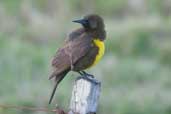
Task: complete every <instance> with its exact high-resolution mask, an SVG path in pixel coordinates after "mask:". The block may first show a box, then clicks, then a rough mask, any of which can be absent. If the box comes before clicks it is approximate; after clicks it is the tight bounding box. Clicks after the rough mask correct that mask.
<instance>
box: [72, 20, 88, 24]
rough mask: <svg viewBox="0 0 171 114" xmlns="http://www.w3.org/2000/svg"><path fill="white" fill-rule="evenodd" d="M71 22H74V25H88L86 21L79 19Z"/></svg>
mask: <svg viewBox="0 0 171 114" xmlns="http://www.w3.org/2000/svg"><path fill="white" fill-rule="evenodd" d="M72 22H75V23H80V24H82V25H86V24H88V21H87V20H86V19H79V20H74V21H72Z"/></svg>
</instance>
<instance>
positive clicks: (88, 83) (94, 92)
mask: <svg viewBox="0 0 171 114" xmlns="http://www.w3.org/2000/svg"><path fill="white" fill-rule="evenodd" d="M100 88H101V83H100V82H99V81H98V80H96V79H95V78H92V77H90V76H88V78H87V77H86V76H81V77H78V78H77V79H76V81H75V84H74V88H73V91H72V97H71V102H70V111H69V114H96V110H97V106H98V100H99V96H100Z"/></svg>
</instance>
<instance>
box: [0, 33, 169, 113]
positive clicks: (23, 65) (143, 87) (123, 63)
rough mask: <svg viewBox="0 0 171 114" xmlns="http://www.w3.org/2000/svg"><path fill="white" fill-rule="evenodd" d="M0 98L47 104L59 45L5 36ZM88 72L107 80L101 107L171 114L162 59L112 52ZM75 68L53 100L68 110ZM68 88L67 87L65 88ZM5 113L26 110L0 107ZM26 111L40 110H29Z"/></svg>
mask: <svg viewBox="0 0 171 114" xmlns="http://www.w3.org/2000/svg"><path fill="white" fill-rule="evenodd" d="M0 40H1V42H0V43H1V45H0V46H1V48H0V51H1V56H0V64H1V65H0V75H1V78H0V80H1V85H2V86H0V97H1V99H0V102H1V103H3V104H12V105H26V106H37V107H40V106H48V104H47V102H48V99H49V95H50V92H51V89H52V84H51V82H50V81H49V80H48V74H49V72H50V66H49V64H50V58H51V56H52V55H53V54H54V52H55V50H56V49H55V48H54V47H52V46H49V45H36V44H34V43H30V42H27V41H24V40H19V39H18V40H17V39H9V38H4V36H2V37H1V39H0ZM89 72H91V73H93V74H96V75H97V78H98V79H99V80H102V95H101V97H100V105H99V110H98V112H99V113H101V114H104V113H117V114H137V113H138V114H161V113H162V114H169V113H170V110H169V108H170V107H171V99H170V97H169V96H170V95H171V93H170V87H171V84H170V82H171V80H170V78H169V76H170V75H171V71H170V67H168V66H165V65H163V64H161V63H160V62H159V61H158V60H157V59H156V60H154V59H151V58H147V57H142V56H140V57H134V56H132V57H130V56H120V55H114V54H113V53H111V52H109V53H107V54H106V55H105V57H104V58H103V60H102V61H101V62H100V63H99V65H98V66H96V67H94V68H92V69H91V70H90V71H89ZM74 75H78V74H75V73H69V74H68V77H67V78H66V79H65V80H64V81H63V82H62V83H61V85H60V87H59V90H58V92H57V97H56V98H55V101H54V103H58V104H59V105H60V106H61V107H63V108H64V109H66V110H67V107H68V105H69V100H70V96H71V89H72V86H71V85H73V80H74V79H75V77H74ZM66 88H67V89H66ZM0 112H1V113H5V114H10V113H11V112H13V113H17V114H22V113H23V111H16V110H6V109H1V110H0ZM24 113H27V114H34V113H36V112H31V111H26V112H25V111H24Z"/></svg>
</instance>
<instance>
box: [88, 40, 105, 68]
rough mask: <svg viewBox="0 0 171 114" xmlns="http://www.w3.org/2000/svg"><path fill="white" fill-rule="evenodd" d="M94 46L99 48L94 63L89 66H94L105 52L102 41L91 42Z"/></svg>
mask: <svg viewBox="0 0 171 114" xmlns="http://www.w3.org/2000/svg"><path fill="white" fill-rule="evenodd" d="M93 42H94V44H95V45H96V46H97V47H98V48H99V50H98V54H97V55H96V58H95V61H94V63H93V64H92V65H91V66H94V65H96V64H97V63H98V62H99V60H100V59H101V58H102V57H103V55H104V52H105V45H104V42H103V41H100V40H99V39H95V40H93Z"/></svg>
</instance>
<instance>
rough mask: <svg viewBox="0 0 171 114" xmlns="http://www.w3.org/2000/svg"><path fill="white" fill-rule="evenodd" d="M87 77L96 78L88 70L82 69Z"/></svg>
mask: <svg viewBox="0 0 171 114" xmlns="http://www.w3.org/2000/svg"><path fill="white" fill-rule="evenodd" d="M81 72H82V73H83V74H84V75H85V76H86V77H87V78H89V77H91V78H94V76H93V75H92V74H88V73H87V72H85V71H81Z"/></svg>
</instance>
